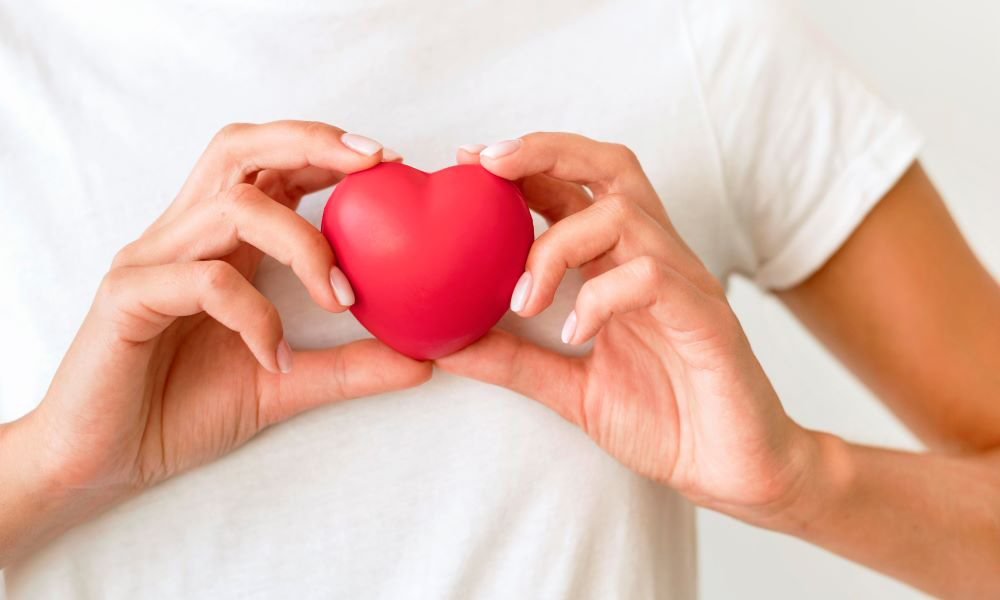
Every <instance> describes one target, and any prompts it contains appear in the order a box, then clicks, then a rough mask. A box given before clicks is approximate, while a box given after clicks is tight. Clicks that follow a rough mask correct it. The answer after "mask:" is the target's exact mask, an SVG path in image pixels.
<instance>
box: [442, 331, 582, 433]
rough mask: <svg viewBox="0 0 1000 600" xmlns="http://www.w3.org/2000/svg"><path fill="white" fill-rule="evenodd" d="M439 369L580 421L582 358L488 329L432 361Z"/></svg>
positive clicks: (573, 421) (572, 420) (580, 423)
mask: <svg viewBox="0 0 1000 600" xmlns="http://www.w3.org/2000/svg"><path fill="white" fill-rule="evenodd" d="M434 362H435V364H437V366H438V367H440V368H441V370H443V371H445V372H447V373H452V374H455V375H463V376H465V377H471V378H472V379H478V380H479V381H484V382H486V383H492V384H494V385H499V386H501V387H505V388H508V389H510V390H513V391H515V392H517V393H519V394H522V395H524V396H527V397H529V398H533V399H535V400H538V401H539V402H541V403H542V404H545V405H546V406H548V407H549V408H551V409H552V410H554V411H556V412H557V413H559V415H561V416H562V417H563V418H564V419H566V420H567V421H570V422H571V423H575V424H576V425H580V426H583V425H584V424H585V423H586V420H585V418H584V412H583V396H584V393H583V392H584V385H585V383H586V376H585V371H584V363H583V361H582V359H579V358H573V357H569V356H563V355H562V354H559V353H556V352H553V351H551V350H546V349H545V348H542V347H541V346H538V345H536V344H533V343H531V342H528V341H526V340H524V339H522V338H519V337H517V336H514V335H511V334H509V333H506V332H504V331H500V330H497V329H494V330H492V331H490V332H489V333H487V334H486V336H484V337H483V338H482V339H480V340H479V341H478V342H476V343H474V344H472V345H471V346H468V347H467V348H465V349H463V350H459V351H458V352H456V353H454V354H451V355H449V356H445V357H444V358H439V359H437V360H436V361H434Z"/></svg>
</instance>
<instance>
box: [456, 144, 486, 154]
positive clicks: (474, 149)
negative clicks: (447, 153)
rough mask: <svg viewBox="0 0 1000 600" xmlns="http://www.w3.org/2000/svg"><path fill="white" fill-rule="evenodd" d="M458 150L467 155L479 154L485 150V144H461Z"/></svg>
mask: <svg viewBox="0 0 1000 600" xmlns="http://www.w3.org/2000/svg"><path fill="white" fill-rule="evenodd" d="M458 148H459V149H460V150H464V151H466V152H468V153H469V154H479V153H480V152H482V151H483V149H484V148H486V144H462V145H461V146H459V147H458Z"/></svg>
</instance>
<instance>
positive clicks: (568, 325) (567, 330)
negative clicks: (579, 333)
mask: <svg viewBox="0 0 1000 600" xmlns="http://www.w3.org/2000/svg"><path fill="white" fill-rule="evenodd" d="M574 333H576V311H575V310H571V311H570V312H569V316H568V317H566V322H565V323H564V324H563V328H562V335H561V336H559V337H561V338H562V341H563V343H564V344H568V343H569V341H570V340H571V339H573V334H574Z"/></svg>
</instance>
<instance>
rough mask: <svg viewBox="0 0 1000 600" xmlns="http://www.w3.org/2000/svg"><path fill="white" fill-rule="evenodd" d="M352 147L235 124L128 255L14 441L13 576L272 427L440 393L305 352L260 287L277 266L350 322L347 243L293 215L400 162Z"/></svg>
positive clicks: (9, 509) (380, 358)
mask: <svg viewBox="0 0 1000 600" xmlns="http://www.w3.org/2000/svg"><path fill="white" fill-rule="evenodd" d="M345 140H346V141H349V142H350V141H353V142H354V143H355V144H357V143H358V139H357V137H356V136H355V137H347V136H344V132H343V131H342V130H340V129H337V128H336V127H333V126H330V125H325V124H321V123H306V122H297V121H281V122H276V123H270V124H267V125H230V126H228V127H226V128H225V129H223V130H222V131H220V132H219V134H218V135H216V137H215V139H213V140H212V142H211V144H209V146H208V149H207V150H206V151H205V154H204V155H203V156H202V157H201V159H200V160H199V161H198V164H197V165H196V166H195V168H194V170H193V171H192V172H191V175H190V176H189V178H188V180H187V182H186V183H185V184H184V187H183V189H182V190H181V192H180V194H179V195H178V196H177V199H176V200H175V201H174V202H173V203H172V204H171V205H170V207H169V208H167V210H166V212H164V214H163V215H162V216H161V217H160V218H159V219H157V221H156V222H155V223H153V224H152V226H150V227H149V229H147V230H146V231H145V232H144V233H143V235H142V236H141V237H140V238H139V239H138V240H136V241H135V242H133V243H131V244H129V245H128V246H126V247H125V248H124V249H122V251H121V252H119V253H118V255H117V256H116V257H115V260H114V263H113V265H112V268H111V270H110V271H109V272H108V274H107V275H106V276H105V278H104V281H103V282H102V283H101V286H100V289H99V290H98V292H97V296H96V298H95V299H94V302H93V305H92V307H91V309H90V311H89V313H88V314H87V316H86V318H85V320H84V322H83V325H82V326H81V327H80V330H79V332H78V333H77V336H76V338H75V339H74V341H73V343H72V345H71V346H70V348H69V350H68V352H67V353H66V356H65V357H64V358H63V361H62V363H61V364H60V366H59V369H58V370H57V372H56V375H55V378H54V379H53V380H52V384H51V386H50V388H49V390H48V392H47V393H46V395H45V398H44V399H43V401H42V403H41V404H40V406H39V407H38V408H37V409H36V410H34V411H33V412H31V413H29V414H28V415H27V416H25V417H24V418H22V419H20V420H19V421H15V422H13V423H8V424H5V425H3V426H0V457H3V459H2V460H0V482H2V483H0V566H3V565H6V564H9V563H10V562H11V561H13V560H14V559H16V558H17V557H18V556H22V555H24V554H25V553H27V552H29V551H30V550H31V549H32V548H33V547H35V546H36V545H38V544H40V543H43V542H44V541H45V540H47V539H50V538H51V537H53V536H55V535H57V534H58V533H60V532H62V531H64V530H66V529H67V528H69V527H71V526H72V525H73V524H75V523H78V522H80V521H82V520H84V519H86V518H88V517H90V516H92V515H93V514H96V513H98V512H100V511H102V510H105V509H107V508H108V507H109V506H111V505H114V504H115V503H117V502H120V501H121V500H123V499H124V498H127V497H129V496H130V495H132V494H135V493H137V492H140V491H141V490H143V489H146V488H148V487H150V486H153V485H155V484H156V483H158V482H160V481H162V480H164V479H166V478H167V477H170V476H172V475H175V474H177V473H180V472H182V471H185V470H188V469H191V468H193V467H195V466H198V465H200V464H203V463H206V462H209V461H211V460H214V459H215V458H218V457H219V456H222V455H223V454H226V453H227V452H229V451H231V450H233V449H235V448H237V447H238V446H240V445H242V444H243V443H245V442H246V441H247V440H249V439H250V438H251V437H253V436H254V435H255V434H257V433H258V432H259V431H260V430H262V429H263V428H265V427H268V426H270V425H273V424H275V423H278V422H280V421H283V420H285V419H287V418H289V417H291V416H293V415H295V414H298V413H300V412H302V411H304V410H307V409H309V408H312V407H315V406H317V405H319V404H323V403H329V402H337V401H340V400H345V399H348V398H354V397H358V396H366V395H370V394H375V393H379V392H383V391H388V390H393V389H399V388H403V387H408V386H412V385H417V384H419V383H422V382H424V381H426V380H427V379H428V378H429V377H430V374H431V365H430V364H429V363H421V362H416V361H413V360H410V359H409V358H406V357H404V356H402V355H400V354H397V353H396V352H394V351H393V350H391V349H390V348H388V347H387V346H385V345H384V344H382V343H380V342H377V341H375V340H363V341H359V342H354V343H351V344H347V345H344V346H340V347H336V348H329V349H326V350H320V351H311V352H294V353H293V352H291V350H290V349H289V348H288V346H287V343H285V342H284V341H283V334H282V327H281V320H280V318H279V316H278V313H277V310H276V309H275V308H274V306H273V305H272V304H271V303H270V302H268V301H267V300H266V299H265V298H264V297H263V296H262V295H261V294H260V292H258V291H257V290H256V289H254V287H253V285H252V284H251V283H250V281H252V280H253V276H254V272H255V271H256V268H257V265H258V264H259V263H260V259H261V257H262V256H263V254H264V253H266V254H269V255H271V256H273V257H274V258H275V259H277V260H278V261H280V262H283V263H285V264H287V265H289V266H290V267H291V268H292V270H293V271H294V272H295V273H296V275H297V276H298V277H299V279H300V280H301V281H302V283H303V284H304V285H305V287H306V289H307V290H308V291H309V294H310V295H311V296H312V298H313V300H314V301H315V302H316V303H317V304H319V305H320V306H322V307H323V308H325V309H327V310H329V311H332V312H343V311H344V310H345V309H346V307H345V306H344V305H343V304H341V302H339V301H338V299H337V295H336V294H335V291H334V289H333V285H332V280H333V279H334V278H336V273H337V271H336V270H335V267H334V264H335V260H334V257H333V254H332V252H331V250H330V247H329V244H327V242H326V240H325V239H324V238H323V237H322V235H320V233H319V232H318V231H317V230H316V228H315V227H313V226H312V225H310V224H309V223H307V222H306V221H305V220H304V219H302V218H301V217H300V216H298V215H297V214H295V212H294V210H293V208H294V207H295V206H296V205H297V204H298V201H299V199H300V198H301V197H302V196H303V195H304V194H307V193H309V192H312V191H316V190H319V189H322V188H324V187H328V186H330V185H332V184H334V183H336V182H337V181H338V180H339V179H340V178H342V177H343V175H344V174H345V173H350V172H353V171H358V170H361V169H365V168H368V167H370V166H373V165H375V164H377V163H378V162H379V161H380V160H382V159H383V158H384V157H383V152H382V148H381V147H380V146H379V145H378V144H377V143H375V142H371V141H370V140H368V141H365V140H361V143H362V144H363V146H362V149H363V150H365V151H366V152H357V151H355V150H352V149H351V148H350V147H348V146H347V145H345V143H344V141H345ZM397 159H398V158H397ZM344 291H347V292H348V293H347V294H344V293H343V292H344ZM341 296H342V297H343V299H344V300H345V301H346V302H350V301H353V300H352V298H353V296H352V294H351V293H350V291H349V288H348V289H347V290H342V293H341ZM282 354H284V356H282ZM293 364H294V368H292V365H293Z"/></svg>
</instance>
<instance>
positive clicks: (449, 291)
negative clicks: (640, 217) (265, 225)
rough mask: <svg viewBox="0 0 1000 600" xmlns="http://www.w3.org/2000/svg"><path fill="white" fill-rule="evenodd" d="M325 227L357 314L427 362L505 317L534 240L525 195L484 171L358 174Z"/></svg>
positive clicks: (333, 204) (331, 207)
mask: <svg viewBox="0 0 1000 600" xmlns="http://www.w3.org/2000/svg"><path fill="white" fill-rule="evenodd" d="M322 230H323V235H325V236H326V239H327V240H329V242H330V245H331V246H333V251H334V253H335V254H336V256H337V264H338V265H339V266H340V268H341V269H343V271H344V274H345V275H347V279H348V280H349V281H350V282H351V286H352V287H353V288H354V294H355V303H354V306H352V307H351V312H353V313H354V316H355V317H356V318H357V319H358V321H360V322H361V324H362V325H364V326H365V328H366V329H368V331H370V332H371V333H372V335H374V336H375V337H377V338H378V339H380V340H382V341H383V342H385V343H386V344H388V345H390V346H392V347H393V348H395V349H396V350H398V351H399V352H402V353H403V354H406V355H407V356H410V357H412V358H415V359H418V360H429V359H435V358H439V357H441V356H446V355H448V354H451V353H452V352H455V351H457V350H460V349H462V348H464V347H465V346H468V345H469V344H471V343H472V342H474V341H476V340H477V339H479V338H480V337H482V336H483V335H484V334H485V333H486V332H487V331H488V330H489V329H490V327H493V325H495V324H496V322H497V321H499V320H500V317H502V316H503V314H504V313H505V312H506V311H507V308H508V307H509V306H510V295H511V293H512V292H513V290H514V285H515V284H516V283H517V279H518V278H519V277H520V276H521V273H523V272H524V263H525V260H526V259H527V257H528V249H529V248H530V247H531V243H532V242H533V241H534V229H533V227H532V223H531V215H530V214H529V213H528V207H527V205H526V204H525V203H524V198H523V197H522V196H521V192H520V190H518V188H517V186H515V185H514V184H513V183H511V182H509V181H507V180H505V179H501V178H500V177H497V176H496V175H493V174H492V173H490V172H489V171H487V170H486V169H484V168H482V167H480V166H479V165H457V166H454V167H448V168H447V169H442V170H440V171H437V172H435V173H424V172H423V171H419V170H417V169H414V168H413V167H408V166H406V165H401V164H397V163H381V164H379V165H377V166H375V167H372V168H371V169H367V170H365V171H360V172H358V173H354V174H352V175H348V176H347V177H346V178H345V179H344V180H343V181H341V182H340V183H339V184H338V185H337V187H336V188H335V189H334V190H333V193H332V194H331V195H330V200H329V201H328V202H327V204H326V209H325V210H324V211H323V226H322Z"/></svg>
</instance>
